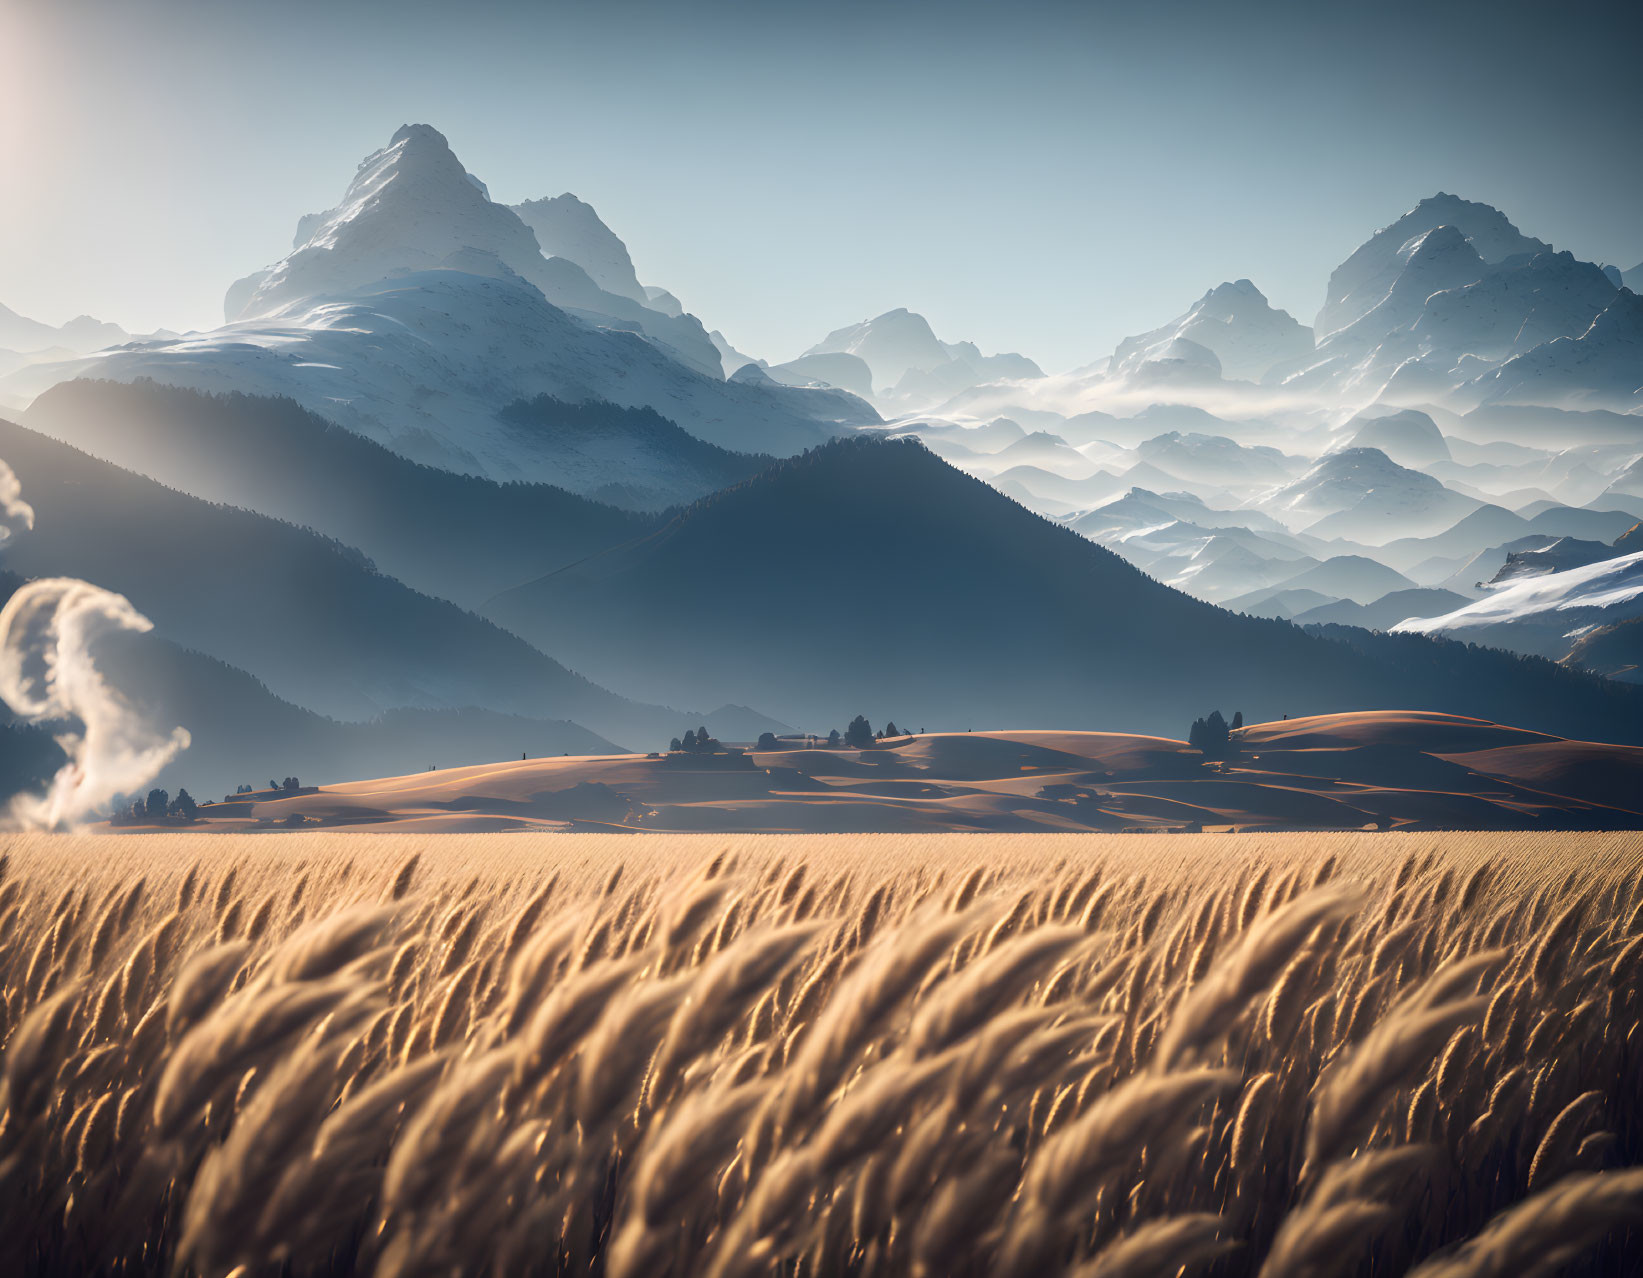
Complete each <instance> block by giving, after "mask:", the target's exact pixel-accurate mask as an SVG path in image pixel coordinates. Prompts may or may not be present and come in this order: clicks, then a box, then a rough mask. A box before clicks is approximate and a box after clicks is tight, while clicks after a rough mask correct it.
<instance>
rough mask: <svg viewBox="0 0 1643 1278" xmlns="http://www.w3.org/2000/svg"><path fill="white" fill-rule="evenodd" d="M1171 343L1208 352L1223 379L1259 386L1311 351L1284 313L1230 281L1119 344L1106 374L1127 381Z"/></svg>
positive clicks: (1308, 338) (1249, 287)
mask: <svg viewBox="0 0 1643 1278" xmlns="http://www.w3.org/2000/svg"><path fill="white" fill-rule="evenodd" d="M1177 338H1185V339H1187V340H1188V341H1192V342H1195V343H1197V344H1198V345H1199V346H1202V347H1205V348H1206V349H1208V350H1210V351H1213V352H1214V353H1215V357H1216V359H1218V360H1219V361H1220V364H1221V372H1222V374H1223V375H1224V376H1226V377H1232V378H1239V379H1242V380H1245V381H1252V382H1255V381H1260V380H1261V377H1262V375H1263V374H1265V373H1266V371H1267V370H1268V369H1270V368H1271V367H1272V366H1273V365H1274V364H1279V363H1287V362H1289V361H1291V360H1296V359H1300V358H1302V357H1303V356H1305V355H1309V354H1310V353H1311V351H1312V330H1311V329H1309V328H1307V327H1306V326H1305V325H1303V324H1299V323H1297V322H1296V320H1295V319H1294V317H1293V316H1291V315H1290V314H1289V313H1288V312H1287V311H1280V310H1276V309H1274V308H1273V307H1272V306H1271V305H1269V304H1268V302H1267V299H1266V297H1265V296H1264V295H1263V294H1262V292H1261V290H1260V289H1258V288H1256V287H1255V285H1254V284H1252V283H1250V282H1249V281H1248V280H1234V281H1232V282H1231V283H1227V284H1219V285H1217V286H1216V287H1215V288H1212V289H1210V291H1209V292H1207V293H1205V294H1204V295H1203V297H1201V298H1199V299H1198V301H1197V302H1196V303H1194V304H1193V306H1192V307H1191V308H1190V309H1188V311H1187V312H1186V313H1185V314H1184V315H1179V316H1177V317H1176V318H1175V319H1173V320H1171V321H1170V322H1169V323H1168V324H1165V325H1164V326H1163V327H1161V328H1155V329H1153V330H1152V332H1150V333H1142V334H1141V335H1139V336H1137V337H1127V338H1125V339H1124V340H1123V341H1122V342H1120V343H1119V345H1118V349H1117V350H1116V351H1114V352H1113V356H1112V363H1111V364H1110V365H1109V368H1110V369H1111V370H1112V371H1113V372H1114V373H1116V374H1117V375H1119V376H1132V375H1134V374H1135V373H1137V372H1138V371H1140V369H1141V367H1142V365H1144V364H1146V363H1148V362H1149V361H1154V360H1157V359H1162V358H1164V357H1165V356H1164V354H1163V352H1164V350H1165V348H1167V347H1168V346H1169V344H1170V343H1171V342H1173V341H1175V340H1176V339H1177Z"/></svg>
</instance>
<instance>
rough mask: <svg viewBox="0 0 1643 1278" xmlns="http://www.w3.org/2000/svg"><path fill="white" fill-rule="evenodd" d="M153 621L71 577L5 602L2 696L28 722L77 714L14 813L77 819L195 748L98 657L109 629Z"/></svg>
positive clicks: (51, 821)
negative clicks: (134, 697)
mask: <svg viewBox="0 0 1643 1278" xmlns="http://www.w3.org/2000/svg"><path fill="white" fill-rule="evenodd" d="M6 473H7V474H8V475H9V474H10V471H9V470H8V471H7V472H6ZM14 482H15V481H14ZM13 500H14V501H15V500H16V498H15V494H14V495H13ZM152 629H153V623H152V622H150V621H149V620H148V618H147V617H145V616H143V615H142V614H141V613H140V612H138V611H137V610H136V609H135V608H134V607H132V606H131V602H130V601H129V600H128V599H126V598H125V596H124V595H117V594H115V593H114V592H113V591H109V590H104V589H102V588H101V587H100V586H93V585H91V584H90V583H89V582H84V581H77V580H74V579H73V578H67V577H48V578H42V579H40V580H38V581H30V582H27V583H25V584H24V585H23V586H21V587H20V588H19V589H18V591H17V593H16V594H14V595H13V596H12V597H11V599H10V600H8V601H7V603H6V606H5V608H4V609H0V699H4V700H5V702H6V704H7V705H9V706H10V707H11V709H12V712H13V713H14V714H16V715H17V716H18V718H20V719H23V720H26V721H28V722H30V723H59V722H63V721H78V724H79V731H75V730H73V729H72V728H69V729H65V730H64V731H63V733H62V734H61V735H59V736H58V738H57V742H58V744H59V745H60V746H62V748H63V752H64V753H65V754H67V755H68V762H67V763H66V764H64V765H63V767H62V768H60V769H59V770H58V772H57V775H56V776H55V777H53V778H52V780H51V783H50V785H49V786H47V788H46V791H45V793H44V794H38V795H33V794H25V795H18V796H17V797H16V798H15V799H13V801H12V805H11V818H12V820H13V821H14V822H15V823H17V824H20V825H22V826H24V827H25V828H33V829H63V828H67V827H71V826H73V825H74V824H75V823H76V822H77V821H79V820H81V819H82V818H83V817H85V816H86V815H87V814H89V813H91V812H93V811H94V810H96V809H98V808H100V807H102V806H103V805H104V804H106V803H108V802H109V801H110V800H111V799H113V798H114V797H115V796H117V795H122V794H132V793H137V792H140V791H141V790H142V788H143V787H144V786H146V785H147V784H148V782H149V780H150V779H151V778H152V777H153V776H154V775H155V774H156V773H157V772H159V770H160V769H161V768H163V767H164V766H165V765H166V764H167V763H169V762H170V761H171V760H172V759H173V758H174V757H176V755H177V754H178V753H179V752H181V751H183V750H185V749H187V748H188V743H189V735H188V732H187V730H186V729H184V728H173V729H171V730H170V732H164V731H162V730H158V729H156V728H155V727H153V726H152V725H151V724H150V723H148V722H147V720H146V718H145V716H144V715H142V714H141V713H140V712H139V711H138V710H137V709H136V708H135V707H133V706H132V705H131V704H130V702H128V701H127V700H126V699H125V698H124V697H123V696H121V695H120V693H119V692H118V691H117V690H116V689H114V688H111V687H110V686H109V685H108V683H107V682H106V681H105V680H104V678H103V676H102V673H101V672H100V671H99V670H98V669H97V664H96V661H95V659H94V657H93V649H94V647H95V646H96V644H97V642H98V641H99V640H100V639H102V638H104V637H105V636H108V635H111V634H115V633H118V632H120V631H133V632H136V633H142V632H144V631H148V630H152Z"/></svg>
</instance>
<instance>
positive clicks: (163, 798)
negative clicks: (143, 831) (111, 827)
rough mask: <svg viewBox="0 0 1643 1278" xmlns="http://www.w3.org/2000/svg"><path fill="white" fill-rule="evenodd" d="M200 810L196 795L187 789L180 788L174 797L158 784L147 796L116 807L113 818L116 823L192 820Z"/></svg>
mask: <svg viewBox="0 0 1643 1278" xmlns="http://www.w3.org/2000/svg"><path fill="white" fill-rule="evenodd" d="M199 810H200V805H199V804H197V803H195V802H194V796H193V795H191V794H190V793H189V792H188V791H187V790H178V791H177V797H176V798H175V799H173V798H172V797H171V796H170V795H169V794H167V793H166V792H165V791H164V790H161V789H160V788H159V787H157V786H156V787H155V788H154V789H152V790H150V791H149V792H148V796H147V797H146V798H142V799H133V800H132V801H131V803H130V804H129V805H128V806H125V807H116V808H115V810H114V814H113V816H112V817H111V820H112V821H113V823H114V824H116V825H123V824H127V823H138V824H140V823H142V822H145V821H164V820H166V819H167V818H169V819H171V820H174V821H192V820H193V819H194V818H195V816H196V815H197V814H198V813H199Z"/></svg>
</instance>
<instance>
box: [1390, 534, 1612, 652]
mask: <svg viewBox="0 0 1643 1278" xmlns="http://www.w3.org/2000/svg"><path fill="white" fill-rule="evenodd" d="M1640 615H1643V553H1639V554H1632V555H1621V556H1618V557H1617V558H1614V559H1605V560H1601V561H1600V562H1598V563H1595V564H1587V565H1585V566H1584V567H1580V568H1571V569H1569V570H1567V571H1565V572H1555V573H1550V574H1548V575H1546V576H1543V577H1530V578H1527V579H1524V580H1520V581H1517V582H1515V583H1513V584H1511V585H1507V586H1503V587H1501V588H1500V589H1498V590H1494V591H1491V592H1490V593H1489V594H1487V595H1485V596H1484V597H1483V598H1482V599H1478V600H1476V601H1474V602H1472V603H1469V604H1467V605H1466V607H1464V608H1457V609H1456V610H1455V611H1454V612H1450V613H1445V614H1444V615H1443V616H1441V617H1429V618H1426V619H1424V620H1419V621H1415V620H1411V621H1406V622H1404V623H1403V624H1402V625H1400V626H1397V627H1395V629H1396V630H1399V631H1405V632H1409V633H1415V634H1442V635H1451V636H1454V637H1457V638H1461V639H1468V640H1473V641H1476V640H1477V637H1478V635H1479V632H1487V633H1488V635H1489V639H1490V641H1491V642H1503V643H1504V644H1506V645H1508V646H1512V647H1516V648H1519V650H1522V651H1538V652H1542V653H1547V654H1548V655H1550V653H1551V652H1552V651H1555V650H1556V649H1557V647H1559V646H1561V647H1562V648H1563V650H1564V651H1565V652H1566V651H1567V649H1568V647H1569V646H1571V645H1572V643H1573V641H1574V640H1575V639H1577V638H1578V637H1579V633H1578V632H1580V631H1583V630H1585V629H1587V628H1589V627H1594V626H1600V625H1611V624H1613V623H1614V622H1617V621H1624V620H1626V619H1628V618H1630V617H1636V616H1640ZM1514 630H1518V631H1521V632H1522V635H1521V637H1519V638H1517V639H1515V640H1514V639H1513V637H1512V635H1511V632H1512V631H1514ZM1561 641H1567V642H1561ZM1558 655H1562V653H1559V654H1558Z"/></svg>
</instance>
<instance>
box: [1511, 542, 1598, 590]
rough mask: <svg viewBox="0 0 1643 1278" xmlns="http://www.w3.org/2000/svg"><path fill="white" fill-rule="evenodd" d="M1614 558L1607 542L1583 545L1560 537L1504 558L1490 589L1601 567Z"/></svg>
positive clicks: (1514, 552)
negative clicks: (1531, 578)
mask: <svg viewBox="0 0 1643 1278" xmlns="http://www.w3.org/2000/svg"><path fill="white" fill-rule="evenodd" d="M1614 557H1615V548H1614V547H1613V546H1611V545H1609V544H1608V543H1607V542H1601V541H1586V540H1584V539H1582V538H1580V537H1559V538H1558V539H1557V540H1556V541H1554V542H1552V543H1550V544H1549V545H1545V546H1536V547H1533V548H1532V549H1528V550H1517V551H1513V552H1511V553H1510V554H1508V555H1507V556H1506V562H1505V563H1504V564H1502V565H1501V567H1500V571H1498V572H1497V573H1495V575H1494V576H1493V577H1491V578H1489V583H1488V584H1489V586H1490V587H1491V588H1494V587H1496V586H1502V585H1505V584H1506V583H1508V582H1514V581H1522V580H1524V579H1526V578H1528V577H1546V576H1549V575H1550V574H1552V573H1554V572H1567V571H1569V570H1570V569H1571V568H1584V567H1585V566H1586V565H1587V564H1595V563H1601V562H1602V561H1603V560H1605V559H1613V558H1614Z"/></svg>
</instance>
